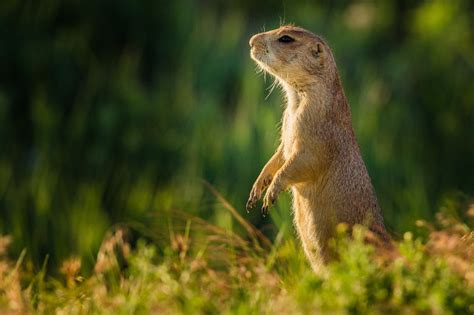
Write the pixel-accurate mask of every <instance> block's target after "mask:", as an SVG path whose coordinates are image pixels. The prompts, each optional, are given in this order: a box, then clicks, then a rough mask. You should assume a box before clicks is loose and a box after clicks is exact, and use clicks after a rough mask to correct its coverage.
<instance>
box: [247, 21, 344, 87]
mask: <svg viewBox="0 0 474 315" xmlns="http://www.w3.org/2000/svg"><path fill="white" fill-rule="evenodd" d="M249 44H250V47H251V49H250V56H251V57H252V59H253V60H255V61H256V62H257V64H258V65H259V66H260V67H261V68H263V70H265V71H267V72H269V73H271V74H272V75H274V76H275V77H277V78H278V79H279V80H280V81H282V82H284V83H287V84H289V85H290V86H292V87H293V88H296V89H300V88H304V87H305V86H308V85H311V84H313V83H315V82H317V81H321V80H331V79H332V76H334V75H335V73H336V69H335V63H334V59H333V56H332V53H331V50H330V49H329V47H328V46H327V44H326V43H325V42H324V41H323V40H322V39H321V38H320V37H318V36H316V35H314V34H313V33H311V32H310V31H307V30H305V29H303V28H300V27H295V26H282V27H280V28H278V29H276V30H272V31H268V32H264V33H259V34H256V35H254V36H252V38H250V41H249Z"/></svg>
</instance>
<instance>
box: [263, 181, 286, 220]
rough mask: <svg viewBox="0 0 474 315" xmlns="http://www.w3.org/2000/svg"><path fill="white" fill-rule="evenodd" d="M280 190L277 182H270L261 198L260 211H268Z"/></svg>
mask: <svg viewBox="0 0 474 315" xmlns="http://www.w3.org/2000/svg"><path fill="white" fill-rule="evenodd" d="M280 192H281V187H280V185H278V184H277V183H275V181H274V182H272V183H271V184H270V186H269V187H268V190H267V193H266V194H265V197H264V198H263V205H262V213H263V214H265V213H268V209H269V208H270V207H271V206H272V205H273V204H274V203H275V201H276V200H277V198H278V195H279V194H280Z"/></svg>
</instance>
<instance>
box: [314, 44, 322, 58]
mask: <svg viewBox="0 0 474 315" xmlns="http://www.w3.org/2000/svg"><path fill="white" fill-rule="evenodd" d="M311 54H312V55H313V57H315V58H319V57H321V56H322V55H323V54H324V48H323V44H321V43H317V44H316V45H315V46H314V47H311Z"/></svg>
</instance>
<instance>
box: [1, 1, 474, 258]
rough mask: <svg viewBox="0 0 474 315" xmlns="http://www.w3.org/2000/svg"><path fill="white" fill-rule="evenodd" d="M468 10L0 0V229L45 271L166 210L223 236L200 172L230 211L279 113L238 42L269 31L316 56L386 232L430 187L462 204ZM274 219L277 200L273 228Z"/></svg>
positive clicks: (470, 155)
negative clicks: (208, 224)
mask: <svg viewBox="0 0 474 315" xmlns="http://www.w3.org/2000/svg"><path fill="white" fill-rule="evenodd" d="M473 11H474V6H473V3H472V2H470V1H467V0H465V1H449V2H448V1H427V2H422V1H388V0H387V1H381V2H377V3H371V4H369V3H365V2H360V3H359V2H349V1H341V2H337V3H336V2H320V3H319V2H316V1H314V2H308V1H270V0H267V1H259V2H257V1H239V2H237V1H235V2H228V1H215V2H207V1H190V0H188V1H187V0H183V1H125V0H121V1H110V0H109V1H91V2H83V1H56V0H43V1H15V0H4V1H1V3H0V38H1V39H2V40H1V44H0V139H1V141H0V211H1V215H0V234H5V233H6V234H11V235H12V236H13V239H14V240H15V243H14V246H13V248H14V249H15V250H16V251H17V252H19V251H20V250H21V249H22V248H25V247H26V248H27V249H28V254H29V255H30V257H31V258H32V259H33V260H34V261H36V262H37V263H41V262H42V261H43V259H44V257H45V255H46V254H47V253H49V254H50V255H51V259H52V260H51V261H52V262H53V263H54V262H57V261H58V260H61V259H62V258H64V257H67V256H69V255H70V254H71V253H75V254H79V255H81V256H83V257H88V258H89V259H90V260H91V261H92V260H93V257H94V255H95V253H96V252H97V250H98V247H99V245H100V241H101V240H102V239H103V237H104V234H105V231H106V230H107V228H108V227H109V226H111V225H112V224H114V223H117V222H149V221H150V220H165V221H166V219H165V218H166V214H167V213H169V212H172V211H174V209H180V210H184V211H188V212H192V213H194V214H197V215H199V216H201V217H204V218H206V219H208V220H210V221H214V222H216V223H217V224H219V225H221V226H224V227H226V228H233V227H232V220H231V217H230V215H229V214H228V213H227V212H225V211H222V209H221V207H220V206H219V205H218V204H217V203H216V202H215V201H214V199H213V198H212V197H210V196H209V194H208V193H207V192H206V189H205V187H204V185H203V184H202V182H201V180H205V181H208V182H210V183H212V184H213V185H214V186H215V187H216V188H217V189H218V190H219V191H220V192H222V193H223V194H224V195H225V196H226V198H228V199H229V200H230V201H231V203H232V204H234V205H235V206H236V208H237V209H239V210H240V211H242V212H243V213H245V212H244V211H243V205H244V203H245V200H246V197H247V194H248V191H249V189H250V187H251V184H252V181H253V179H254V178H255V177H256V176H257V174H258V171H259V170H260V168H261V167H262V166H263V164H264V163H265V161H266V159H268V158H269V157H270V155H271V153H272V150H274V149H275V147H276V145H277V141H278V129H277V126H278V123H279V120H280V117H281V112H282V106H281V104H282V99H281V95H280V94H279V93H278V92H274V93H273V94H271V95H270V96H269V97H268V99H266V100H265V97H266V96H267V94H268V91H267V90H266V88H267V87H268V86H270V84H271V80H270V79H269V78H268V77H267V78H266V79H267V80H266V82H265V81H264V80H263V78H262V77H259V76H257V75H256V73H255V66H254V64H253V62H252V61H251V60H250V58H249V57H248V44H247V41H248V38H249V37H250V36H251V35H252V34H254V33H256V32H259V31H262V30H263V28H265V29H271V28H274V27H277V26H279V25H280V24H281V23H286V22H292V23H295V24H297V25H300V26H303V27H305V28H308V29H310V30H313V31H314V32H316V33H318V34H321V35H322V36H323V37H325V38H326V39H327V41H328V42H329V44H330V46H331V47H332V48H333V51H334V54H335V56H336V60H337V62H338V65H339V70H340V73H341V75H342V79H343V83H344V86H345V92H346V94H347V96H348V99H349V102H350V104H351V108H352V114H353V125H354V128H355V131H356V134H357V137H358V140H359V143H360V145H361V149H362V153H363V156H364V159H365V162H366V164H367V167H368V169H369V173H370V175H371V177H372V179H373V182H374V185H375V188H376V190H377V194H378V197H379V200H380V203H381V205H382V208H383V213H384V216H385V218H386V221H387V225H388V226H389V227H390V229H391V230H392V231H393V232H395V233H400V232H403V231H405V230H407V229H408V228H410V227H411V225H412V224H413V222H414V220H415V219H416V218H430V217H431V216H432V215H433V213H434V211H435V210H436V209H437V207H438V206H439V204H440V202H441V201H442V200H443V198H444V196H445V195H446V194H450V193H452V192H455V191H463V192H465V193H467V194H468V195H473V194H474V142H473V141H472V139H471V137H472V127H473V122H474V101H473V100H474V80H473V74H474V53H473V52H474V40H473V39H474V25H473V23H474V22H473V21H474V19H473ZM289 209H290V208H289V198H288V196H282V198H280V202H279V204H278V206H277V207H276V209H274V210H273V213H272V218H273V220H274V221H275V222H276V224H277V225H278V226H279V227H282V226H286V227H290V226H291V216H290V211H289ZM150 213H153V214H154V216H153V217H152V219H150V216H149V214H150ZM247 218H249V219H251V220H252V221H253V222H254V223H255V224H256V225H259V226H263V225H268V224H269V222H270V220H269V219H268V218H261V216H260V215H259V213H258V212H257V211H256V212H255V213H251V214H249V215H247ZM268 233H269V234H272V233H271V232H268Z"/></svg>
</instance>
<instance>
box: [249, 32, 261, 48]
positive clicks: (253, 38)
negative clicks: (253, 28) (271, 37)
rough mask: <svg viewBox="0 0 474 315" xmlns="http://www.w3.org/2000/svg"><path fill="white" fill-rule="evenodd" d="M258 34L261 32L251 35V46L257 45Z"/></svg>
mask: <svg viewBox="0 0 474 315" xmlns="http://www.w3.org/2000/svg"><path fill="white" fill-rule="evenodd" d="M258 36H259V34H257V35H253V36H252V37H250V40H249V45H250V47H253V46H254V45H255V41H256V40H257V37H258Z"/></svg>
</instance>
